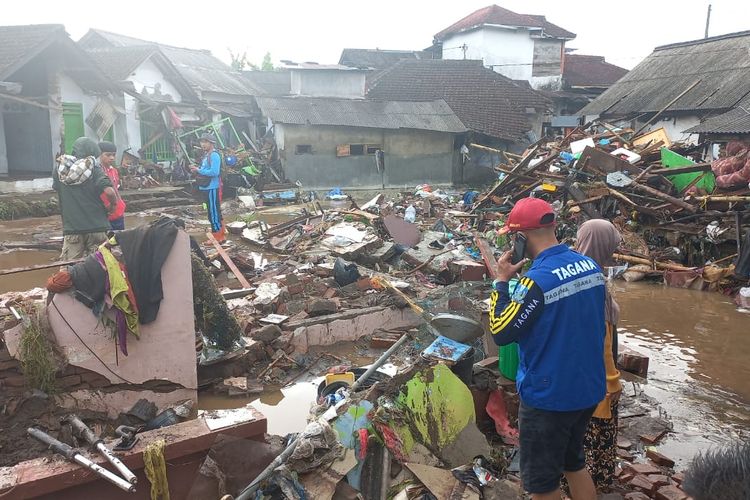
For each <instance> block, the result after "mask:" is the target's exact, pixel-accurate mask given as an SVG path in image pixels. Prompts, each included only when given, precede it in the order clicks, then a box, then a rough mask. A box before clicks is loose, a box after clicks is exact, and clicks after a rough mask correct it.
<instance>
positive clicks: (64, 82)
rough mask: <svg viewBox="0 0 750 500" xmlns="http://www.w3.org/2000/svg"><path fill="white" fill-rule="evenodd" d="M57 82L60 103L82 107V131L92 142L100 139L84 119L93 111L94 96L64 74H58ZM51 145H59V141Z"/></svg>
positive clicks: (95, 101) (95, 100) (95, 99)
mask: <svg viewBox="0 0 750 500" xmlns="http://www.w3.org/2000/svg"><path fill="white" fill-rule="evenodd" d="M58 81H59V82H60V96H61V97H62V102H75V103H79V104H82V105H83V127H84V128H83V130H84V133H85V134H86V137H90V138H92V139H94V140H99V139H101V138H100V137H97V135H96V132H95V131H94V130H92V129H91V127H89V125H88V123H86V118H87V117H88V116H89V114H91V111H93V109H94V107H95V106H96V103H97V101H98V100H99V99H98V98H97V97H96V96H93V95H89V94H86V93H85V92H84V91H83V90H82V89H81V87H79V86H78V84H77V83H76V82H75V81H74V80H73V79H72V78H70V77H69V76H68V75H66V74H65V73H61V74H60V76H59V80H58ZM53 130H54V128H53ZM52 144H59V141H58V142H57V143H55V142H54V140H53V142H52Z"/></svg>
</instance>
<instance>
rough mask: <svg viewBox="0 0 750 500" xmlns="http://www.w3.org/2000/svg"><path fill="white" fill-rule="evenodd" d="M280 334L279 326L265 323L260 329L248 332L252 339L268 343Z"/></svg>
mask: <svg viewBox="0 0 750 500" xmlns="http://www.w3.org/2000/svg"><path fill="white" fill-rule="evenodd" d="M281 334H282V332H281V328H279V327H278V326H277V325H266V326H264V327H263V328H261V329H260V330H256V331H254V332H253V333H252V334H250V337H251V338H252V339H253V340H257V341H259V342H263V343H264V344H270V343H272V342H273V341H274V340H276V339H277V338H278V337H280V336H281Z"/></svg>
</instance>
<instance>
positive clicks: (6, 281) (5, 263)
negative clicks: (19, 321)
mask: <svg viewBox="0 0 750 500" xmlns="http://www.w3.org/2000/svg"><path fill="white" fill-rule="evenodd" d="M59 256H60V252H57V251H55V250H12V251H9V252H4V253H0V269H13V268H16V267H28V266H37V265H40V264H49V263H50V262H54V261H56V260H57V258H58V257H59ZM56 272H57V268H52V269H39V270H37V271H28V272H24V273H17V274H10V275H7V276H0V293H5V292H13V291H24V290H29V289H31V288H36V287H43V286H44V284H45V283H46V281H47V278H49V277H50V276H52V275H53V274H55V273H56Z"/></svg>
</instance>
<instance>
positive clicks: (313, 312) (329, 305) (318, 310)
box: [306, 299, 339, 316]
mask: <svg viewBox="0 0 750 500" xmlns="http://www.w3.org/2000/svg"><path fill="white" fill-rule="evenodd" d="M338 310H339V308H338V306H337V305H336V302H334V301H333V300H328V299H312V300H311V301H309V302H308V303H307V308H306V311H307V314H309V315H310V316H324V315H326V314H333V313H335V312H337V311H338Z"/></svg>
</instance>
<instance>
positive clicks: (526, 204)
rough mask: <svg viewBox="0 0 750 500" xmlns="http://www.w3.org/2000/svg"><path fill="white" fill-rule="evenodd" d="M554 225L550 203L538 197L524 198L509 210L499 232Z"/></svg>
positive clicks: (553, 213)
mask: <svg viewBox="0 0 750 500" xmlns="http://www.w3.org/2000/svg"><path fill="white" fill-rule="evenodd" d="M554 225H555V211H554V210H553V208H552V205H550V204H549V203H547V202H546V201H544V200H542V199H540V198H524V199H522V200H520V201H518V203H516V204H515V206H514V207H513V210H511V211H510V214H509V215H508V219H507V220H506V221H505V226H504V227H503V228H502V229H501V230H500V234H506V233H512V232H515V231H528V230H531V229H539V228H542V227H549V226H554Z"/></svg>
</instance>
